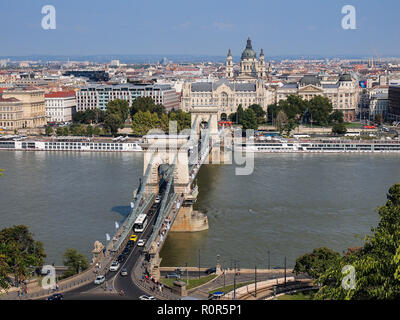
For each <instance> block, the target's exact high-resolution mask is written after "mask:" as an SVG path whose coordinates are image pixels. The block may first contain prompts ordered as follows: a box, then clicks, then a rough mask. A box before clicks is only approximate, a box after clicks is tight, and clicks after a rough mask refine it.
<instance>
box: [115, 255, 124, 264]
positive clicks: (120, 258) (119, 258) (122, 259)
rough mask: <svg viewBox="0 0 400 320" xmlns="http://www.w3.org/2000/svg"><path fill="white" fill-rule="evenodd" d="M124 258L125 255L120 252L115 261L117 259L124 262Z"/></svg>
mask: <svg viewBox="0 0 400 320" xmlns="http://www.w3.org/2000/svg"><path fill="white" fill-rule="evenodd" d="M125 258H126V255H124V254H120V255H119V256H118V258H117V261H118V262H119V263H121V262H124V261H125Z"/></svg>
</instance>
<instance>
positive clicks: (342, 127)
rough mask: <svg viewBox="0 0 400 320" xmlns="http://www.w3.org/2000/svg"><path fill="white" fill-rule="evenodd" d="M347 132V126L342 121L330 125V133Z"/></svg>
mask: <svg viewBox="0 0 400 320" xmlns="http://www.w3.org/2000/svg"><path fill="white" fill-rule="evenodd" d="M346 132H347V128H346V126H345V125H344V123H343V122H339V123H334V124H333V126H332V133H334V134H345V133H346Z"/></svg>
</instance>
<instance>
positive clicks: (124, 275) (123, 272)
mask: <svg viewBox="0 0 400 320" xmlns="http://www.w3.org/2000/svg"><path fill="white" fill-rule="evenodd" d="M120 274H121V276H123V277H126V276H127V275H128V270H126V268H122V269H121V272H120Z"/></svg>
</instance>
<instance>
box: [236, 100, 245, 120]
mask: <svg viewBox="0 0 400 320" xmlns="http://www.w3.org/2000/svg"><path fill="white" fill-rule="evenodd" d="M243 117H244V110H243V107H242V105H241V104H239V106H238V108H237V110H236V120H237V123H238V124H243Z"/></svg>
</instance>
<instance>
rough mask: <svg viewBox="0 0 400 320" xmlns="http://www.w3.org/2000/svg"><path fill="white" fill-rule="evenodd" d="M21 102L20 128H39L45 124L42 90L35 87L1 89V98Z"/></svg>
mask: <svg viewBox="0 0 400 320" xmlns="http://www.w3.org/2000/svg"><path fill="white" fill-rule="evenodd" d="M9 98H15V99H17V100H19V101H21V102H22V109H23V117H22V120H23V125H22V128H40V127H43V126H45V125H46V124H47V121H46V105H45V98H44V90H41V89H37V88H35V87H22V88H18V87H17V88H11V89H7V90H5V91H3V99H9Z"/></svg>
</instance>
